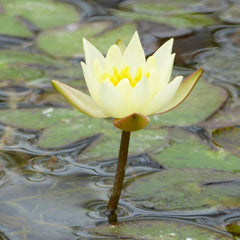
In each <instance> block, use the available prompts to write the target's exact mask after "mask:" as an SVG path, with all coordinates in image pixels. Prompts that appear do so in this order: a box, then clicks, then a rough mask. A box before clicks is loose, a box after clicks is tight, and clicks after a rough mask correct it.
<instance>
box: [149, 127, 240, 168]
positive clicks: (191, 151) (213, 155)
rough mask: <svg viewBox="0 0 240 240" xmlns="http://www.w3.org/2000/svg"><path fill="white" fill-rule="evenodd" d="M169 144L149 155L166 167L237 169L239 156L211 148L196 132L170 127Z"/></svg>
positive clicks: (239, 166)
mask: <svg viewBox="0 0 240 240" xmlns="http://www.w3.org/2000/svg"><path fill="white" fill-rule="evenodd" d="M169 136H170V137H169V145H168V147H166V148H165V149H162V150H160V151H156V152H152V153H150V157H151V158H152V159H153V160H155V161H157V162H158V163H160V164H162V165H163V166H165V167H167V168H180V169H185V168H205V169H206V168H208V169H209V168H211V169H219V170H226V171H239V170H240V165H239V158H238V157H236V156H234V155H232V154H230V153H229V152H228V151H225V150H223V149H213V148H212V147H210V146H209V145H208V144H207V142H205V141H203V140H201V139H200V138H199V137H198V136H197V135H196V134H193V133H190V132H188V131H186V130H183V129H172V130H171V131H170V133H169Z"/></svg>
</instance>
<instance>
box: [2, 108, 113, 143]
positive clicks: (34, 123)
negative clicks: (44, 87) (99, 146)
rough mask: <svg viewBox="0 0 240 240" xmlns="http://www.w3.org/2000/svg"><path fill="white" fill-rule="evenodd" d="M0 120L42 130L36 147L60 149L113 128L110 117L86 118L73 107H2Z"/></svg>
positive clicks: (29, 129)
mask: <svg viewBox="0 0 240 240" xmlns="http://www.w3.org/2000/svg"><path fill="white" fill-rule="evenodd" d="M0 122H2V123H4V124H6V125H9V123H10V125H11V126H13V127H15V128H20V129H25V130H28V131H39V130H42V132H41V135H40V138H39V141H38V143H37V146H38V147H40V148H59V147H63V146H65V145H69V144H71V143H74V142H76V141H78V140H80V139H82V138H88V137H90V136H94V135H96V134H99V133H100V132H103V131H106V130H110V129H114V127H113V124H112V123H111V121H109V120H104V119H95V118H89V117H88V116H85V115H83V114H81V113H80V112H78V111H76V110H71V109H67V108H66V109H62V108H51V107H50V108H35V109H15V110H2V111H1V116H0Z"/></svg>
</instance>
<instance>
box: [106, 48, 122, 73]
mask: <svg viewBox="0 0 240 240" xmlns="http://www.w3.org/2000/svg"><path fill="white" fill-rule="evenodd" d="M114 67H115V68H117V70H121V69H123V68H124V67H125V64H124V59H123V56H122V53H121V50H120V48H119V47H118V46H117V45H113V46H111V47H110V48H109V50H108V52H107V56H106V66H105V70H106V72H108V73H113V68H114Z"/></svg>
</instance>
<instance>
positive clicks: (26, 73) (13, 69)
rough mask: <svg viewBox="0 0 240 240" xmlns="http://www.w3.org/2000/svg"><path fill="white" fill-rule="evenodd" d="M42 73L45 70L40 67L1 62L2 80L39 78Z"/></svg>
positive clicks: (0, 77) (0, 73) (17, 80)
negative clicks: (34, 67)
mask: <svg viewBox="0 0 240 240" xmlns="http://www.w3.org/2000/svg"><path fill="white" fill-rule="evenodd" d="M42 75H43V72H42V71H41V70H38V69H33V68H28V67H21V66H11V65H5V64H0V81H3V80H14V81H15V82H20V81H30V80H33V79H36V78H39V77H41V76H42Z"/></svg>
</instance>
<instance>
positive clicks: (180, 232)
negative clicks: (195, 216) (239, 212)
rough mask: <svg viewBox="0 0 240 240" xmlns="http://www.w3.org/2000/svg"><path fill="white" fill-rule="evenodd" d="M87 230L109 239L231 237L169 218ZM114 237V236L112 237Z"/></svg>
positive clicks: (224, 239) (223, 239)
mask: <svg viewBox="0 0 240 240" xmlns="http://www.w3.org/2000/svg"><path fill="white" fill-rule="evenodd" d="M86 231H87V232H89V233H91V234H93V235H95V236H101V237H106V238H107V239H108V238H109V239H116V238H117V239H144V240H183V239H186V240H188V239H194V240H227V239H229V237H227V236H223V235H221V234H219V233H216V232H213V231H211V230H209V229H206V228H203V227H200V226H196V225H191V224H186V223H183V222H174V221H167V220H148V221H146V220H139V221H131V222H122V223H118V224H114V225H106V226H98V227H95V228H88V229H86ZM111 237H112V238H111Z"/></svg>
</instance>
